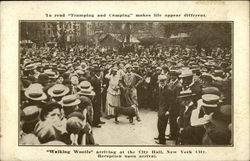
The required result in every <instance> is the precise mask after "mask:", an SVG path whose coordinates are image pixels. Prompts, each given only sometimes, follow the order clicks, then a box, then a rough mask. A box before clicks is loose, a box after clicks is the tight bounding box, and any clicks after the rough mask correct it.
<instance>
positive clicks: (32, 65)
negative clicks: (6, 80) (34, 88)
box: [24, 64, 36, 71]
mask: <svg viewBox="0 0 250 161" xmlns="http://www.w3.org/2000/svg"><path fill="white" fill-rule="evenodd" d="M34 69H36V65H35V64H28V65H26V66H25V68H24V70H25V71H31V70H34Z"/></svg>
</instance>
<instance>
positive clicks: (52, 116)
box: [40, 102, 62, 122]
mask: <svg viewBox="0 0 250 161" xmlns="http://www.w3.org/2000/svg"><path fill="white" fill-rule="evenodd" d="M61 109H62V106H61V105H60V104H59V103H57V102H48V103H47V104H45V105H44V106H43V108H42V110H41V115H40V118H41V120H42V121H45V120H50V121H52V122H58V121H60V120H61V117H62V114H61Z"/></svg>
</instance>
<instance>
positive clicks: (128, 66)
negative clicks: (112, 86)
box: [125, 64, 132, 73]
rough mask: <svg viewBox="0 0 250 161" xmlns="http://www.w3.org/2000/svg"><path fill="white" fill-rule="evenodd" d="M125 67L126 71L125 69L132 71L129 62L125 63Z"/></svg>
mask: <svg viewBox="0 0 250 161" xmlns="http://www.w3.org/2000/svg"><path fill="white" fill-rule="evenodd" d="M125 69H126V71H127V72H128V73H131V71H132V65H131V64H126V65H125Z"/></svg>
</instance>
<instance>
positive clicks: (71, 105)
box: [62, 95, 81, 117]
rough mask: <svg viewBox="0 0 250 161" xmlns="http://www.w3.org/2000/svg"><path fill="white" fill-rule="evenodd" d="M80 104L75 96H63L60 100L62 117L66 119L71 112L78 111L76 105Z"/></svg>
mask: <svg viewBox="0 0 250 161" xmlns="http://www.w3.org/2000/svg"><path fill="white" fill-rule="evenodd" d="M80 102H81V101H80V100H79V99H78V98H77V97H76V95H67V96H64V97H63V98H62V106H63V112H64V116H65V117H67V116H68V115H69V114H71V113H72V112H74V111H76V110H78V105H79V104H80Z"/></svg>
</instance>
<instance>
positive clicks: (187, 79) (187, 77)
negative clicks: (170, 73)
mask: <svg viewBox="0 0 250 161" xmlns="http://www.w3.org/2000/svg"><path fill="white" fill-rule="evenodd" d="M179 77H180V78H181V79H182V82H183V85H184V86H187V85H189V84H191V83H192V81H193V72H192V70H189V69H185V70H183V71H182V72H181V75H180V76H179Z"/></svg>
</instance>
